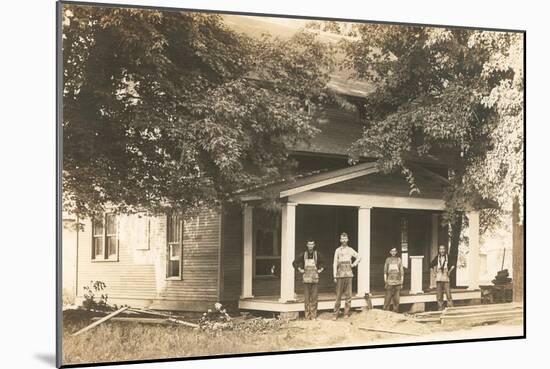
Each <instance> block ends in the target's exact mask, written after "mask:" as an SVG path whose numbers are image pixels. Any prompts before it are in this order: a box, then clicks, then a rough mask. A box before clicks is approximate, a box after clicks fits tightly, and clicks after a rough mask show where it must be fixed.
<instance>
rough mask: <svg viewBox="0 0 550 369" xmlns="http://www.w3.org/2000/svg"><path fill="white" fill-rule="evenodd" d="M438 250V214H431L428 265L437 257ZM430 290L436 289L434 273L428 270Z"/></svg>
mask: <svg viewBox="0 0 550 369" xmlns="http://www.w3.org/2000/svg"><path fill="white" fill-rule="evenodd" d="M438 248H439V214H437V213H433V214H432V238H431V242H430V260H428V264H429V263H431V262H432V260H433V259H434V258H435V257H436V256H437V252H438ZM430 288H436V283H435V273H434V271H433V270H432V268H430Z"/></svg>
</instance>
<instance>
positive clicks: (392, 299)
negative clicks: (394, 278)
mask: <svg viewBox="0 0 550 369" xmlns="http://www.w3.org/2000/svg"><path fill="white" fill-rule="evenodd" d="M400 292H401V285H400V284H397V285H389V284H388V285H386V296H384V310H389V309H390V305H393V311H395V312H396V313H397V312H399V293H400Z"/></svg>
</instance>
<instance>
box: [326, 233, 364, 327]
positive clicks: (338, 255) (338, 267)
mask: <svg viewBox="0 0 550 369" xmlns="http://www.w3.org/2000/svg"><path fill="white" fill-rule="evenodd" d="M352 259H353V262H352ZM360 261H361V257H359V254H358V253H357V252H356V251H355V250H354V249H352V248H351V247H349V246H348V235H347V233H345V232H344V233H342V234H341V235H340V247H338V248H337V249H336V251H335V252H334V262H333V265H332V270H333V274H334V283H336V303H335V304H334V320H336V319H338V315H339V314H340V302H341V299H342V294H344V298H345V299H346V303H345V306H344V317H346V318H348V317H349V313H350V309H351V283H352V282H351V281H352V279H353V271H352V268H355V267H356V266H357V264H359V262H360Z"/></svg>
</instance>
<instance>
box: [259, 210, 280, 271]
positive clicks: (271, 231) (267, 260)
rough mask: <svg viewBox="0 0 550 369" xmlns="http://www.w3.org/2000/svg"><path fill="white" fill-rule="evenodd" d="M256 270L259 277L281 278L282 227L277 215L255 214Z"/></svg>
mask: <svg viewBox="0 0 550 369" xmlns="http://www.w3.org/2000/svg"><path fill="white" fill-rule="evenodd" d="M255 215H257V218H256V219H255V228H256V229H255V233H254V246H255V247H254V251H255V263H254V267H255V268H254V270H255V275H256V276H257V277H266V276H279V275H280V270H281V243H280V240H279V233H280V226H279V217H278V215H277V214H273V213H269V212H266V211H258V212H255Z"/></svg>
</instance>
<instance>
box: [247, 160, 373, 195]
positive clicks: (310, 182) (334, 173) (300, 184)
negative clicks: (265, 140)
mask: <svg viewBox="0 0 550 369" xmlns="http://www.w3.org/2000/svg"><path fill="white" fill-rule="evenodd" d="M376 172H378V169H377V168H376V163H375V162H366V163H360V164H357V165H353V166H349V167H346V168H342V169H336V170H331V171H316V172H312V173H307V174H304V175H300V176H296V177H294V178H293V179H291V180H288V181H281V182H277V183H271V184H266V185H264V186H261V187H258V188H256V189H253V190H251V191H247V192H245V191H243V193H242V194H240V197H241V200H243V201H247V200H258V199H260V198H262V197H263V195H264V194H265V193H266V192H269V193H273V194H275V195H276V197H287V196H290V195H293V194H297V193H300V192H304V191H308V190H312V189H315V188H319V187H323V186H327V185H330V184H333V183H338V182H341V181H345V180H348V179H353V178H357V177H360V176H364V175H367V174H370V173H376Z"/></svg>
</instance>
